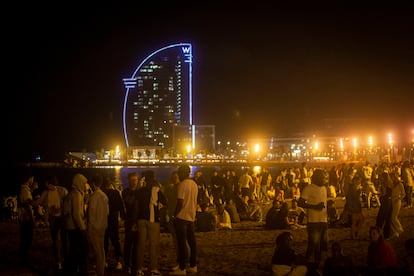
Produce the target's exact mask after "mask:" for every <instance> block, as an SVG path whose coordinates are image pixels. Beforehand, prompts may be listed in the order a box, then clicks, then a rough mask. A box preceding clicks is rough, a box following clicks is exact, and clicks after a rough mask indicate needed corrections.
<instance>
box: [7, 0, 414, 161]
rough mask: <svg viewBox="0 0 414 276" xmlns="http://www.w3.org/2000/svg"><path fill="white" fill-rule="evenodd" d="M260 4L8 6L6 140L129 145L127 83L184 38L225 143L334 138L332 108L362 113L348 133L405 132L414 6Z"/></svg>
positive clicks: (200, 100) (204, 112)
mask: <svg viewBox="0 0 414 276" xmlns="http://www.w3.org/2000/svg"><path fill="white" fill-rule="evenodd" d="M169 3H170V2H169ZM252 3H253V2H252ZM252 3H250V4H251V5H249V6H248V7H247V6H246V7H240V6H239V7H236V6H235V7H230V6H220V5H217V6H213V5H210V6H209V5H207V4H204V5H202V4H200V5H198V6H180V7H177V6H173V4H168V6H167V7H165V6H163V5H153V6H150V5H146V6H138V5H135V6H123V7H120V6H113V7H102V6H100V7H94V8H91V7H84V6H82V7H74V6H65V7H53V6H52V7H50V6H49V7H48V9H46V7H27V6H24V7H15V8H11V9H10V10H9V11H8V12H9V15H10V19H8V21H7V22H5V23H3V29H5V32H4V33H3V38H4V39H3V44H5V49H6V50H4V52H3V54H4V59H5V60H6V62H5V63H3V65H4V66H5V67H4V69H7V74H8V78H7V79H6V82H5V83H3V97H7V98H9V99H8V100H7V101H6V100H5V101H3V107H4V108H3V112H4V113H5V116H4V118H8V119H7V120H6V121H7V122H6V125H7V126H8V131H7V138H8V141H9V142H8V145H10V146H7V147H6V148H7V150H10V151H11V153H13V155H17V156H19V157H18V159H20V160H31V159H33V158H34V156H35V155H37V154H39V155H40V156H41V157H42V158H43V159H44V160H63V158H64V154H65V152H67V151H82V150H86V151H92V152H94V151H95V150H98V149H101V148H104V149H109V148H113V147H114V145H116V144H119V145H123V144H124V139H123V133H122V104H123V100H124V93H125V88H124V86H123V83H122V79H123V78H126V77H130V76H131V75H132V73H133V72H134V70H135V69H136V67H137V66H138V65H139V63H140V62H141V61H142V60H143V59H144V58H145V57H146V56H147V55H149V54H150V53H151V52H152V51H154V50H156V49H158V48H161V47H164V46H166V45H169V44H173V43H178V42H189V43H191V44H192V45H193V73H194V79H193V87H194V93H195V102H194V104H195V124H200V125H216V138H217V140H223V141H224V140H231V141H236V140H238V141H241V140H247V139H249V138H253V137H269V136H275V137H289V136H295V135H298V134H299V133H305V134H309V133H315V134H318V135H324V133H323V120H324V119H329V118H341V119H346V118H356V119H361V120H362V121H363V122H365V123H364V125H363V126H362V127H361V126H358V129H352V131H353V133H349V135H368V134H369V133H378V135H384V137H385V135H386V133H387V132H388V131H393V132H394V133H396V136H397V137H400V139H408V138H407V137H409V136H408V135H409V133H410V132H411V130H412V129H414V91H413V87H414V69H413V68H414V9H413V8H412V7H411V6H400V7H397V6H390V5H392V4H391V3H388V5H387V6H385V5H384V6H375V5H373V6H368V5H367V6H364V7H361V6H356V5H354V6H330V7H328V6H319V7H311V6H308V7H300V5H297V7H287V6H278V5H277V4H273V5H275V6H274V7H271V6H260V7H259V5H258V4H257V5H256V6H257V7H255V6H252V5H253V4H252ZM5 12H7V11H5ZM4 69H3V70H4ZM6 95H8V96H6ZM10 101H12V106H8V104H7V103H8V102H10ZM397 133H398V134H397ZM343 134H344V133H342V134H341V135H343ZM338 135H339V134H338ZM398 135H399V136H398ZM404 135H407V136H404ZM402 137H404V138H402ZM381 139H383V138H382V137H381ZM384 139H385V138H384Z"/></svg>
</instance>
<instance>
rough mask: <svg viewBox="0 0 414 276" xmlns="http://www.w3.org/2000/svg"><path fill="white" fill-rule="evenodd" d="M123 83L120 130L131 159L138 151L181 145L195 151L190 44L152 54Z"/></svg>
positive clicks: (153, 150) (166, 149) (167, 47)
mask: <svg viewBox="0 0 414 276" xmlns="http://www.w3.org/2000/svg"><path fill="white" fill-rule="evenodd" d="M123 81H124V85H125V88H126V93H125V99H124V107H123V130H124V137H125V142H126V146H127V148H129V149H130V150H132V155H133V156H136V154H137V153H138V152H141V153H142V151H146V152H147V154H148V152H150V151H152V153H151V155H154V154H155V150H157V149H158V150H163V151H166V152H171V151H181V148H183V147H184V144H186V145H188V144H190V145H191V147H192V148H195V140H196V139H195V135H196V129H195V126H194V124H193V104H192V103H193V91H192V46H191V44H189V43H179V44H172V45H168V46H166V47H163V48H161V49H158V50H156V51H154V52H152V53H151V54H150V55H148V56H147V57H146V58H145V59H144V60H143V61H142V62H141V63H140V64H139V65H138V67H137V68H136V69H135V71H134V73H133V74H132V76H131V77H129V78H125V79H123ZM178 129H179V131H177V130H178ZM183 129H184V133H183ZM212 137H214V128H213V133H212ZM213 145H214V141H213ZM134 152H135V153H134Z"/></svg>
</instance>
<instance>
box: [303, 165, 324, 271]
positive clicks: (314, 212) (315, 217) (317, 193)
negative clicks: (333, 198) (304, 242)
mask: <svg viewBox="0 0 414 276" xmlns="http://www.w3.org/2000/svg"><path fill="white" fill-rule="evenodd" d="M328 181H329V178H328V174H327V172H326V171H325V170H323V169H319V168H318V169H315V170H314V172H313V175H312V177H311V183H310V184H309V185H307V186H306V187H305V188H304V189H303V191H302V193H301V196H300V198H299V200H298V206H299V207H302V208H305V209H307V232H308V246H307V249H306V257H307V258H308V261H309V262H310V263H315V264H316V265H320V262H321V260H322V252H325V253H327V250H328V213H327V208H326V205H327V200H328V191H327V188H326V187H327V183H328Z"/></svg>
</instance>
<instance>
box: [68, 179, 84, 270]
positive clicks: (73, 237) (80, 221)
mask: <svg viewBox="0 0 414 276" xmlns="http://www.w3.org/2000/svg"><path fill="white" fill-rule="evenodd" d="M87 182H88V179H87V178H86V177H85V176H84V175H83V174H80V173H77V174H75V175H74V176H73V179H72V187H71V190H70V192H69V194H68V195H67V196H66V198H65V200H64V203H63V213H64V215H65V229H66V230H67V234H68V241H69V253H68V260H67V262H65V264H64V268H65V270H67V272H68V273H69V274H76V273H78V272H79V273H80V274H86V273H87V259H88V247H89V245H88V235H87V230H86V214H85V189H86V184H87Z"/></svg>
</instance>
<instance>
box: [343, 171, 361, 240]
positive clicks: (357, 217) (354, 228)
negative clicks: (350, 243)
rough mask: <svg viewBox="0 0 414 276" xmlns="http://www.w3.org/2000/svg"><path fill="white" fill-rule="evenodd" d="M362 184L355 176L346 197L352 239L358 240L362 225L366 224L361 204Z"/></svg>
mask: <svg viewBox="0 0 414 276" xmlns="http://www.w3.org/2000/svg"><path fill="white" fill-rule="evenodd" d="M361 182H362V181H361V178H360V177H359V176H354V178H352V181H351V184H350V185H349V189H348V190H347V195H346V203H347V204H346V208H347V209H346V211H347V212H348V214H350V215H351V239H357V238H358V236H359V233H360V231H361V228H362V224H363V223H364V215H363V214H362V204H361V190H362V183H361Z"/></svg>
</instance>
